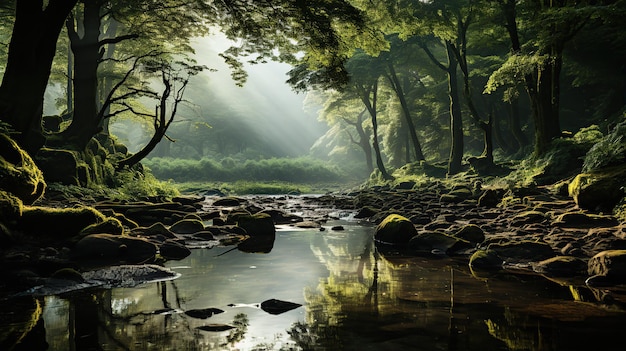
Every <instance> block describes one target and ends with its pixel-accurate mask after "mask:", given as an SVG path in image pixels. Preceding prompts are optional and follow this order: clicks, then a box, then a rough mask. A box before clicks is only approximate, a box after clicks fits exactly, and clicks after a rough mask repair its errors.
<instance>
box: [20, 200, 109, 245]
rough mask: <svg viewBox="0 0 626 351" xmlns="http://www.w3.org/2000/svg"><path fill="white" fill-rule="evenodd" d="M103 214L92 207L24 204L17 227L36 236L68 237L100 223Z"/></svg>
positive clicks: (102, 219) (103, 217) (103, 218)
mask: <svg viewBox="0 0 626 351" xmlns="http://www.w3.org/2000/svg"><path fill="white" fill-rule="evenodd" d="M104 220H105V216H104V215H103V214H102V213H100V212H99V211H98V210H96V209H94V208H93V207H88V206H81V207H77V208H48V207H38V206H33V207H31V206H26V207H24V211H23V214H22V218H21V220H20V221H19V224H18V227H19V228H20V229H21V230H23V231H25V232H27V233H29V234H31V235H34V236H38V237H63V238H70V237H73V236H76V235H78V234H79V233H80V232H81V230H83V229H84V228H86V227H87V226H89V225H92V224H95V223H101V222H103V221H104Z"/></svg>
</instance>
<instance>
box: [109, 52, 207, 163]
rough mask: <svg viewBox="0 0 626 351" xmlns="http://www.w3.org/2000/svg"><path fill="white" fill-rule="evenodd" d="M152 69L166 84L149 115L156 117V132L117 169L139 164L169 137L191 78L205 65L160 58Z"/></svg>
mask: <svg viewBox="0 0 626 351" xmlns="http://www.w3.org/2000/svg"><path fill="white" fill-rule="evenodd" d="M150 69H151V70H153V71H154V72H159V73H160V76H161V82H162V83H163V86H164V89H163V93H162V94H161V95H160V96H158V95H155V96H154V97H155V98H157V99H158V100H159V105H158V106H157V107H156V110H155V113H154V115H153V116H149V117H151V118H153V119H154V124H153V126H154V134H153V136H152V138H151V139H150V141H149V142H148V143H147V144H146V145H145V146H144V147H143V148H142V149H141V150H139V151H138V152H136V153H135V154H133V155H131V156H130V157H127V158H125V159H123V160H121V161H119V162H118V163H117V165H116V167H117V169H122V168H124V167H132V166H133V165H135V164H137V163H138V162H139V161H141V160H142V159H143V158H145V157H146V156H148V154H150V152H151V151H152V150H154V148H155V147H156V146H157V144H159V142H160V141H161V139H163V137H167V136H166V133H167V129H168V128H169V127H170V125H171V124H172V122H173V121H174V117H176V113H177V112H178V106H179V104H180V103H181V102H183V96H184V93H185V88H186V87H187V84H188V83H189V78H190V77H191V76H193V75H196V74H198V73H199V72H200V71H202V69H203V67H201V66H190V65H188V64H186V63H184V62H177V63H175V64H173V65H172V64H170V63H167V62H164V61H160V60H159V61H156V62H152V64H151V67H150ZM170 100H171V101H170ZM170 108H171V109H170Z"/></svg>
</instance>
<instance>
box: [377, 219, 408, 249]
mask: <svg viewBox="0 0 626 351" xmlns="http://www.w3.org/2000/svg"><path fill="white" fill-rule="evenodd" d="M416 235H417V230H416V229H415V226H414V225H413V223H411V221H409V220H408V219H407V218H406V217H403V216H401V215H399V214H391V215H388V216H387V217H386V218H385V219H384V220H383V221H382V222H380V224H378V226H377V227H376V230H375V233H374V238H375V239H376V240H377V241H379V242H382V243H387V244H406V243H408V242H409V241H410V240H411V238H412V237H414V236H416Z"/></svg>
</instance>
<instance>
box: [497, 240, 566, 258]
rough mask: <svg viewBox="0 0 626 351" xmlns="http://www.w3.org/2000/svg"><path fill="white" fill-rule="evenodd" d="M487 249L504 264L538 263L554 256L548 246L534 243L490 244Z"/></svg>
mask: <svg viewBox="0 0 626 351" xmlns="http://www.w3.org/2000/svg"><path fill="white" fill-rule="evenodd" d="M488 249H489V250H492V251H494V252H495V253H496V254H497V255H498V256H499V257H501V258H502V259H503V260H504V261H505V262H506V263H518V262H538V261H543V260H545V259H548V258H552V257H554V256H556V255H555V252H554V250H553V249H552V247H551V246H550V245H548V244H546V243H541V242H535V241H522V242H517V243H515V242H514V243H507V244H491V245H489V247H488Z"/></svg>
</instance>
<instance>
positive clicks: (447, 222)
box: [0, 182, 626, 295]
mask: <svg viewBox="0 0 626 351" xmlns="http://www.w3.org/2000/svg"><path fill="white" fill-rule="evenodd" d="M340 215H341V216H351V217H353V218H355V219H356V220H360V221H363V222H365V223H370V224H372V225H377V226H378V228H377V231H376V234H375V239H376V240H377V246H378V248H379V250H380V251H381V252H382V253H383V254H385V255H403V256H407V255H408V256H411V255H419V256H426V257H432V258H433V259H437V258H440V257H442V256H454V257H457V258H460V259H467V261H468V264H470V266H471V267H472V269H473V270H474V271H475V272H476V274H477V275H481V274H492V273H494V272H501V271H503V270H504V271H509V272H514V273H524V274H540V275H544V276H546V277H548V278H550V279H558V280H559V281H561V282H563V284H574V285H584V284H588V285H590V286H595V287H603V288H610V289H612V290H614V291H621V284H623V283H626V267H624V266H623V264H624V263H623V262H624V261H625V260H624V259H622V258H623V257H626V251H623V249H626V238H625V236H626V231H625V229H624V223H620V222H619V221H618V220H617V219H616V218H614V217H613V216H611V215H603V214H599V213H589V212H587V211H583V210H580V209H579V208H578V207H577V206H576V204H575V202H574V201H573V200H572V199H571V198H570V197H568V196H566V195H563V194H560V193H559V192H558V191H555V190H554V189H553V188H550V187H538V188H527V189H516V190H506V189H497V188H487V187H483V186H482V185H481V184H480V183H474V184H467V185H465V186H464V185H456V186H454V187H448V186H446V185H444V184H443V183H436V182H435V183H433V184H431V185H429V186H422V187H419V188H417V187H415V185H414V184H402V185H401V186H397V187H395V188H391V187H372V188H367V189H358V190H354V191H350V192H341V193H333V194H325V195H319V196H318V195H315V196H313V195H311V196H306V195H285V196H244V197H225V196H216V195H210V194H194V195H186V196H180V197H177V198H174V199H170V200H163V199H146V201H137V202H115V201H106V200H105V201H96V200H84V199H83V200H73V201H68V199H66V198H62V197H59V198H55V197H54V196H48V197H47V198H46V200H45V206H42V207H38V206H32V207H25V209H24V212H23V214H22V216H21V220H20V222H19V223H18V224H17V225H16V228H17V229H16V230H15V232H19V233H20V235H21V236H20V237H19V238H15V237H14V236H13V237H12V242H11V243H10V245H6V247H5V248H4V250H3V254H2V256H1V259H2V267H3V268H2V275H3V277H4V279H3V280H2V283H0V291H3V292H4V293H3V294H7V295H8V294H15V293H22V294H23V293H24V291H29V290H28V289H33V287H41V286H46V285H55V284H57V285H58V280H63V281H70V282H73V283H76V284H77V285H76V286H77V287H79V286H80V287H84V285H85V281H86V279H85V277H86V276H89V277H90V279H91V281H96V282H97V283H101V282H102V279H99V278H100V277H98V276H94V273H93V272H94V271H96V272H97V271H98V269H101V268H102V267H103V266H104V267H107V266H118V265H125V266H124V267H126V268H125V270H124V272H123V274H125V276H126V278H127V279H128V275H129V273H128V269H129V268H128V267H132V266H133V265H135V266H136V267H141V266H142V265H144V264H151V265H154V264H156V265H157V266H158V264H159V263H162V262H164V261H166V260H178V259H181V258H184V257H186V256H187V255H189V253H190V250H193V249H196V248H207V247H213V246H216V245H222V246H230V245H232V246H241V247H242V248H244V247H245V248H246V249H247V250H251V251H254V250H257V251H262V250H263V245H265V244H267V241H268V240H271V239H272V237H273V235H274V233H275V227H276V226H277V225H288V226H300V227H309V228H311V227H312V228H319V230H320V231H324V230H327V229H329V230H330V229H331V228H326V227H325V226H324V223H325V222H326V221H327V220H328V219H331V218H335V217H338V216H340ZM385 227H386V229H385ZM390 228H391V229H390ZM394 228H395V229H394ZM398 228H401V229H400V230H397V229H398ZM333 229H334V230H340V229H341V228H333ZM320 235H323V233H321V234H320ZM259 239H264V240H259ZM151 267H155V266H151ZM143 273H145V272H142V271H138V275H139V276H140V275H141V274H143ZM170 273H171V272H167V271H164V272H159V274H160V275H159V274H157V275H155V272H151V275H150V279H157V278H163V279H168V278H169V277H170V276H171V275H170ZM109 274H110V272H109ZM130 275H131V276H132V274H130ZM53 283H54V284H53ZM79 284H82V285H79ZM87 286H88V284H87ZM41 293H45V290H41Z"/></svg>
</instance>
